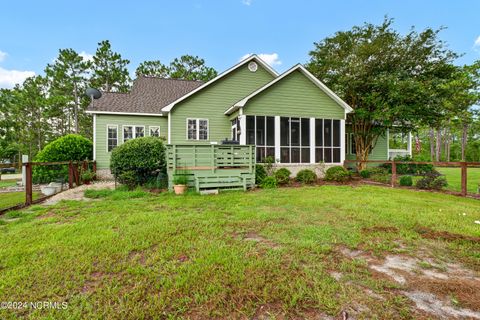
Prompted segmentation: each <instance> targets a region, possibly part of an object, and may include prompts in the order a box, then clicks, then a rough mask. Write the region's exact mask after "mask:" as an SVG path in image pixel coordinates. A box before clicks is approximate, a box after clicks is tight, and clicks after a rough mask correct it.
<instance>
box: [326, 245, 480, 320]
mask: <svg viewBox="0 0 480 320" xmlns="http://www.w3.org/2000/svg"><path fill="white" fill-rule="evenodd" d="M340 252H341V254H342V255H343V256H345V257H347V258H349V259H352V260H353V259H358V260H363V261H364V262H366V264H367V265H368V269H369V270H370V272H372V274H373V276H375V277H383V278H385V279H388V280H390V281H393V282H394V283H396V284H397V285H398V287H399V289H398V293H400V294H402V295H404V296H405V297H407V298H409V299H410V300H411V301H412V305H413V307H414V308H416V309H417V310H418V311H419V312H420V313H425V314H426V315H428V317H434V318H437V319H480V276H479V274H478V272H475V271H473V270H470V269H468V268H466V267H465V266H463V265H462V264H460V263H458V262H445V261H439V260H438V259H436V258H434V257H431V256H429V255H428V254H426V252H428V251H427V250H421V252H420V253H418V252H417V254H416V256H415V257H412V256H408V255H405V254H399V255H396V254H390V255H387V256H385V257H384V258H382V259H379V258H377V257H373V256H372V255H370V254H369V253H368V252H365V251H362V250H350V249H347V248H341V249H340ZM332 276H333V277H335V278H336V279H341V277H342V274H339V273H338V272H336V273H335V274H332ZM367 294H368V293H367Z"/></svg>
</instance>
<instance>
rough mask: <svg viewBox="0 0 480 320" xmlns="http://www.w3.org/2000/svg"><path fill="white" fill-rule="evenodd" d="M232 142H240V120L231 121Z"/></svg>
mask: <svg viewBox="0 0 480 320" xmlns="http://www.w3.org/2000/svg"><path fill="white" fill-rule="evenodd" d="M232 140H233V141H240V119H239V118H235V119H233V120H232Z"/></svg>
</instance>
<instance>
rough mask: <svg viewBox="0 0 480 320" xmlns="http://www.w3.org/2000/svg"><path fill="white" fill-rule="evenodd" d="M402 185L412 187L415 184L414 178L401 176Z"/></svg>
mask: <svg viewBox="0 0 480 320" xmlns="http://www.w3.org/2000/svg"><path fill="white" fill-rule="evenodd" d="M400 185H401V186H404V187H410V186H412V185H413V180H412V177H411V176H402V177H401V178H400Z"/></svg>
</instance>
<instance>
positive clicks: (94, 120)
mask: <svg viewBox="0 0 480 320" xmlns="http://www.w3.org/2000/svg"><path fill="white" fill-rule="evenodd" d="M96 160H97V115H96V114H94V115H93V161H96Z"/></svg>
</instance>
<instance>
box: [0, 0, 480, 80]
mask: <svg viewBox="0 0 480 320" xmlns="http://www.w3.org/2000/svg"><path fill="white" fill-rule="evenodd" d="M479 13H480V1H475V0H472V1H467V0H463V1H461V0H456V1H446V0H445V1H444V0H436V1H430V0H416V1H411V0H397V1H388V0H373V1H360V0H349V1H313V0H312V1H306V0H305V1H304V0H295V1H291V0H289V1H278V0H277V1H273V0H223V1H220V0H218V1H217V0H215V1H213V0H212V1H207V0H184V1H181V0H178V1H153V0H152V1H147V0H136V1H133V0H132V1H124V0H117V1H109V0H108V1H107V0H104V1H100V0H97V1H92V0H85V1H77V2H73V1H65V0H56V1H54V0H44V1H36V0H29V1H26V0H16V1H11V0H9V1H3V3H2V4H1V5H0V87H9V86H12V85H13V83H15V82H18V81H22V79H23V78H24V77H25V76H28V75H31V74H34V73H35V74H42V73H43V69H44V68H45V66H46V64H47V63H49V62H51V61H52V60H53V59H54V58H55V57H56V55H57V52H58V49H59V48H73V49H75V50H77V51H78V52H83V53H84V54H85V55H87V56H88V55H89V54H93V53H94V52H95V48H96V46H97V43H98V42H99V41H101V40H103V39H109V40H110V41H111V43H112V46H113V49H114V50H116V51H118V52H120V53H121V54H122V55H123V57H125V58H128V59H130V60H131V66H130V70H131V71H132V72H133V71H134V70H135V68H136V66H137V65H138V64H139V63H140V62H141V61H144V60H153V59H160V60H161V61H162V62H164V63H167V62H169V61H170V60H172V59H173V58H174V57H178V56H180V55H182V54H194V55H198V56H200V57H202V58H204V59H205V60H206V61H207V64H208V65H210V66H213V67H214V68H216V69H217V70H219V71H223V70H225V69H226V68H228V67H230V66H231V65H233V64H235V63H236V62H237V61H238V60H239V59H240V58H241V57H242V56H244V55H245V54H248V53H253V52H254V53H258V54H267V55H266V58H267V60H269V62H270V63H271V64H272V65H273V67H274V68H275V69H277V70H278V71H283V70H285V69H287V68H289V67H290V66H291V65H293V64H296V63H298V62H300V63H304V62H306V61H307V60H308V52H309V50H311V49H312V48H313V42H315V41H319V40H321V39H323V38H324V37H327V36H329V35H332V34H333V33H334V32H335V31H338V30H348V29H350V28H351V27H352V26H353V25H358V24H362V23H363V22H373V23H380V22H381V21H382V20H383V17H384V16H385V15H388V16H389V17H392V18H394V19H395V28H397V29H398V30H400V31H401V32H407V31H408V30H409V28H410V27H411V26H415V27H416V28H417V30H421V29H424V28H425V27H434V28H438V27H440V26H445V27H447V29H446V30H444V31H443V32H442V33H441V38H442V39H443V40H445V41H447V42H448V43H449V45H450V48H451V49H453V50H455V51H457V52H460V53H464V54H465V55H464V56H463V57H461V58H460V59H459V60H458V61H457V62H458V63H459V64H465V63H472V62H473V61H475V60H476V59H479V58H480V19H479ZM475 43H477V44H476V45H475Z"/></svg>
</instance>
